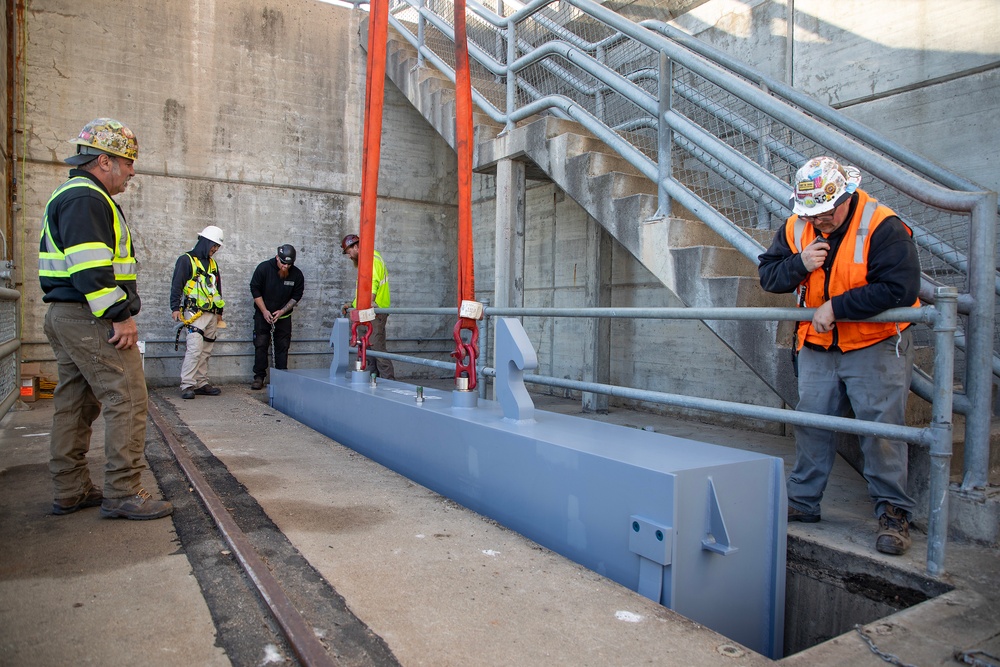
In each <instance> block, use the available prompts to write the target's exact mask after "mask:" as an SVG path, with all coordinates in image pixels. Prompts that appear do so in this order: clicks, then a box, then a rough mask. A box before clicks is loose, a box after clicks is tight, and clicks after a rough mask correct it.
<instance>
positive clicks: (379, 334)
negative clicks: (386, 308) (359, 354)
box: [368, 313, 396, 380]
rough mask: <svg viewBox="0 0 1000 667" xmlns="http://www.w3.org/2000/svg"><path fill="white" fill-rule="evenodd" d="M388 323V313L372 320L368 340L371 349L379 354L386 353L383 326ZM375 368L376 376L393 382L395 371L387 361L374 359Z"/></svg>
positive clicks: (380, 314)
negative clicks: (370, 333)
mask: <svg viewBox="0 0 1000 667" xmlns="http://www.w3.org/2000/svg"><path fill="white" fill-rule="evenodd" d="M388 321H389V314H388V313H379V314H378V315H376V316H375V319H374V320H372V322H371V324H372V335H371V338H369V339H368V344H369V345H371V349H373V350H378V351H379V352H388V350H386V349H385V325H386V322H388ZM372 358H373V359H374V357H372ZM375 367H376V368H377V369H378V376H379V377H380V378H382V379H384V380H395V379H396V371H395V370H394V369H393V367H392V362H391V361H389V360H388V359H375Z"/></svg>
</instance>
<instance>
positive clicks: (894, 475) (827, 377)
mask: <svg viewBox="0 0 1000 667" xmlns="http://www.w3.org/2000/svg"><path fill="white" fill-rule="evenodd" d="M897 340H898V355H897ZM912 367H913V341H912V335H911V333H910V329H906V330H904V331H903V332H902V334H901V336H899V337H898V338H897V337H896V336H893V337H891V338H889V339H887V340H884V341H882V342H880V343H877V344H876V345H872V346H871V347H866V348H863V349H860V350H854V351H852V352H847V353H841V352H820V351H817V350H811V349H809V348H807V347H803V348H802V350H801V352H800V353H799V404H798V405H797V406H796V408H795V409H796V410H797V411H799V412H811V413H816V414H825V415H832V416H836V417H844V416H847V414H848V408H853V410H854V416H855V417H856V418H858V419H864V420H865V421H872V422H878V423H883V424H904V423H905V417H906V398H907V396H908V394H909V391H910V372H911V369H912ZM835 438H836V436H835V434H834V432H833V431H827V430H824V429H819V428H810V427H801V426H796V427H795V468H794V469H793V470H792V473H791V475H790V476H789V478H788V503H789V505H791V506H793V507H795V508H796V509H798V510H800V511H803V512H807V513H809V514H819V511H820V510H819V504H820V500H821V499H822V498H823V491H824V489H826V483H827V481H828V480H829V478H830V470H831V469H832V468H833V462H834V459H835V457H836V455H837V447H836V442H835ZM859 439H860V441H861V452H862V454H864V458H865V466H864V476H865V479H866V480H867V481H868V493H869V495H870V496H871V498H872V500H873V501H874V502H875V516H880V515H881V514H882V513H883V512H884V511H885V504H886V503H892V505H893V506H894V507H898V508H900V509H903V510H905V511H906V513H907V517H909V515H910V514H911V513H912V510H913V507H914V502H913V499H912V498H910V496H908V495H907V494H906V473H907V445H906V443H905V442H902V441H899V440H886V439H885V438H875V437H872V436H859Z"/></svg>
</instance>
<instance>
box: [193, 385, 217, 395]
mask: <svg viewBox="0 0 1000 667" xmlns="http://www.w3.org/2000/svg"><path fill="white" fill-rule="evenodd" d="M194 393H196V394H198V395H200V396H218V395H219V394H221V393H222V390H221V389H219V388H218V387H213V386H212V385H210V384H203V385H202V386H200V387H198V388H197V389H195V390H194Z"/></svg>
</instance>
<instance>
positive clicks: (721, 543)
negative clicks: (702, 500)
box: [701, 477, 738, 556]
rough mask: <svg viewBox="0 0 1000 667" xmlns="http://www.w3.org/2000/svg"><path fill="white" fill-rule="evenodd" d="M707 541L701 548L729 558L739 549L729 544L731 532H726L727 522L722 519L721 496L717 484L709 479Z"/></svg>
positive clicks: (702, 543)
mask: <svg viewBox="0 0 1000 667" xmlns="http://www.w3.org/2000/svg"><path fill="white" fill-rule="evenodd" d="M706 523H707V526H706V527H705V532H706V533H707V534H706V536H705V539H703V540H702V541H701V548H702V549H705V550H707V551H714V552H715V553H717V554H722V555H723V556H728V555H729V554H731V553H735V552H736V551H737V550H738V547H734V546H732V544H730V542H729V531H728V530H726V520H725V519H723V518H722V508H721V507H720V505H719V494H718V493H717V492H716V490H715V482H714V481H713V480H712V478H711V477H709V478H708V521H707V522H706Z"/></svg>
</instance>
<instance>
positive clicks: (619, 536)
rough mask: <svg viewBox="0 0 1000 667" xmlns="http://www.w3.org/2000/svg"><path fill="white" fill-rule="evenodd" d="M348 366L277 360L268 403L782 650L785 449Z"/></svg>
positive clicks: (718, 625)
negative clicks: (689, 435)
mask: <svg viewBox="0 0 1000 667" xmlns="http://www.w3.org/2000/svg"><path fill="white" fill-rule="evenodd" d="M508 322H512V323H514V325H516V328H519V325H517V324H516V321H514V320H508ZM516 328H515V330H514V332H513V333H512V334H511V336H510V338H511V339H512V340H513V341H515V342H516V341H517V340H518V339H519V336H517V335H516ZM342 331H343V329H340V330H339V331H338V327H335V334H334V338H335V349H336V348H339V349H340V350H344V349H345V346H344V345H343V343H342V342H341V344H340V345H336V340H337V339H338V338H339V337H338V334H340V333H341V332H342ZM522 331H523V330H522ZM499 339H500V337H499V336H498V340H499ZM340 340H341V341H343V339H342V338H340ZM533 354H534V351H533V350H531V353H530V355H524V358H526V359H527V360H528V361H530V358H531V356H533ZM337 356H338V357H339V356H340V355H337ZM343 368H344V364H343V362H342V360H341V363H338V362H337V361H335V363H334V365H333V367H332V369H331V370H332V371H333V372H331V371H328V370H326V369H322V370H298V371H272V377H271V384H270V388H269V391H270V395H271V403H272V405H273V406H274V407H275V408H277V409H278V410H281V411H282V412H284V413H286V414H288V415H290V416H292V417H294V418H295V419H297V420H299V421H301V422H303V423H305V424H307V425H309V426H310V427H312V428H314V429H316V430H317V431H319V432H321V433H323V434H325V435H327V436H329V437H331V438H334V439H336V440H337V441H338V442H340V443H342V444H344V445H346V446H348V447H350V448H352V449H354V450H356V451H358V452H360V453H361V454H364V455H365V456H367V457H369V458H371V459H373V460H375V461H377V462H379V463H381V464H382V465H385V466H387V467H389V468H391V469H392V470H395V471H396V472H398V473H400V474H402V475H404V476H406V477H408V478H409V479H412V480H414V481H415V482H418V483H420V484H422V485H424V486H426V487H428V488H430V489H432V490H434V491H436V492H437V493H440V494H442V495H444V496H446V497H448V498H451V499H453V500H455V501H456V502H459V503H461V504H462V505H464V506H466V507H468V508H469V509H472V510H474V511H476V512H479V513H481V514H483V515H485V516H488V517H490V518H492V519H495V520H496V521H498V522H500V523H501V524H503V525H505V526H507V527H509V528H511V529H512V530H515V531H517V532H519V533H521V534H522V535H525V536H527V537H528V538H530V539H532V540H534V541H536V542H538V543H539V544H541V545H543V546H545V547H548V548H549V549H552V550H554V551H556V552H558V553H560V554H562V555H564V556H566V557H567V558H570V559H572V560H574V561H576V562H578V563H580V564H582V565H584V566H586V567H589V568H591V569H593V570H594V571H596V572H598V573H600V574H602V575H604V576H607V577H609V578H610V579H613V580H614V581H617V582H618V583H621V584H622V585H624V586H627V587H629V588H631V589H632V590H636V591H638V592H640V593H642V594H643V595H645V596H646V597H649V598H651V599H654V600H656V601H658V602H660V603H661V604H664V605H666V606H668V607H670V608H671V609H674V610H675V611H677V612H679V613H681V614H684V615H685V616H688V617H689V618H692V619H694V620H695V621H698V622H700V623H703V624H704V625H706V626H708V627H710V628H712V629H713V630H716V631H718V632H721V633H722V634H725V635H726V636H728V637H730V638H731V639H734V640H736V641H739V642H741V643H742V644H744V645H746V646H748V647H750V648H752V649H754V650H756V651H758V652H760V653H763V654H765V655H769V656H771V657H780V652H781V646H782V635H783V625H784V586H785V529H786V518H785V508H786V498H785V487H784V482H783V474H782V462H781V460H780V459H778V458H775V457H771V456H764V455H760V454H754V453H752V452H745V451H741V450H737V449H731V448H727V447H720V446H716V445H711V444H706V443H702V442H695V441H692V440H686V439H683V438H676V437H672V436H667V435H662V434H657V433H652V432H647V431H641V430H638V429H629V428H623V427H621V426H616V425H613V424H606V423H601V422H594V421H589V420H585V419H582V418H578V417H572V416H566V415H559V414H554V413H548V412H544V411H540V410H529V409H527V407H526V406H524V404H523V401H518V404H519V405H518V408H517V409H518V410H520V413H519V414H521V415H522V416H523V415H530V417H529V418H521V419H511V418H508V417H505V415H504V408H503V407H502V406H501V405H500V404H499V403H497V402H494V401H484V400H479V401H478V402H477V404H476V407H464V406H465V405H467V404H468V401H462V400H461V398H462V397H458V400H456V399H455V398H453V396H452V394H463V393H468V392H451V393H449V392H443V391H439V390H435V389H429V388H425V389H424V390H423V399H424V400H423V401H422V402H420V403H418V402H417V400H416V397H417V392H416V388H415V387H414V386H412V385H409V384H405V383H401V382H395V381H389V380H381V381H379V382H378V384H377V385H375V386H372V384H371V383H370V382H368V381H367V379H366V380H364V381H362V382H353V381H352V378H351V377H345V373H344V372H343ZM351 375H353V374H351ZM511 375H512V376H516V375H517V373H512V374H511ZM516 381H517V380H516V377H515V378H514V382H516ZM522 398H523V397H522ZM459 406H462V407H459Z"/></svg>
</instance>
